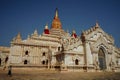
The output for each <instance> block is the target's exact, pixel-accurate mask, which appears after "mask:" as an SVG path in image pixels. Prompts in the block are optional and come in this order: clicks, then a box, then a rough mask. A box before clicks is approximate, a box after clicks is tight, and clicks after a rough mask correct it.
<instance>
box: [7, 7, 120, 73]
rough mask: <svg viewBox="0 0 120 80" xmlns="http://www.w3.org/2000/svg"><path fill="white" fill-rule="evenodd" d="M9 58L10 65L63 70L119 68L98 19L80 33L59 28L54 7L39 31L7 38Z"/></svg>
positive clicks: (116, 55) (119, 52)
mask: <svg viewBox="0 0 120 80" xmlns="http://www.w3.org/2000/svg"><path fill="white" fill-rule="evenodd" d="M9 58H10V59H9V62H10V64H11V65H12V66H13V67H31V68H32V67H38V68H41V69H45V68H46V69H55V70H56V69H61V70H66V71H103V70H105V71H120V49H119V48H117V47H115V45H114V39H113V37H112V36H110V35H108V34H107V33H105V32H104V31H103V30H102V29H101V27H100V26H99V24H98V22H96V24H95V25H94V26H93V27H91V28H90V29H88V30H86V31H83V32H82V33H81V35H80V36H77V34H76V32H75V31H73V32H72V34H70V33H69V32H65V31H64V30H63V29H62V24H61V22H60V19H59V15H58V10H57V9H56V11H55V16H54V18H53V21H52V25H51V28H50V29H49V28H48V25H46V26H45V29H44V31H43V33H42V34H41V35H39V34H38V32H37V30H35V31H34V33H33V34H31V35H29V36H28V38H27V39H25V40H22V38H21V35H20V33H18V35H17V36H16V37H15V38H14V39H13V40H12V41H11V47H10V55H9Z"/></svg>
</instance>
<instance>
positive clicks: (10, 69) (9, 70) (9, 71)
mask: <svg viewBox="0 0 120 80" xmlns="http://www.w3.org/2000/svg"><path fill="white" fill-rule="evenodd" d="M8 76H10V77H11V76H12V66H11V65H10V66H8Z"/></svg>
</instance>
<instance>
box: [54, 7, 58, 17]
mask: <svg viewBox="0 0 120 80" xmlns="http://www.w3.org/2000/svg"><path fill="white" fill-rule="evenodd" d="M55 17H56V18H57V17H58V8H56V10H55Z"/></svg>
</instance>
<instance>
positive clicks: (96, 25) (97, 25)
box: [95, 20, 100, 28]
mask: <svg viewBox="0 0 120 80" xmlns="http://www.w3.org/2000/svg"><path fill="white" fill-rule="evenodd" d="M95 27H97V28H98V27H100V26H99V24H98V21H97V20H96V24H95Z"/></svg>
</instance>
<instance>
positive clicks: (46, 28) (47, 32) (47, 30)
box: [44, 24, 49, 34]
mask: <svg viewBox="0 0 120 80" xmlns="http://www.w3.org/2000/svg"><path fill="white" fill-rule="evenodd" d="M44 33H45V34H49V29H48V24H46V25H45V29H44Z"/></svg>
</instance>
